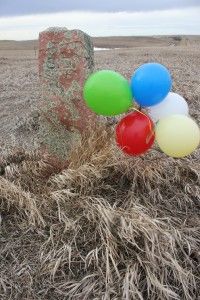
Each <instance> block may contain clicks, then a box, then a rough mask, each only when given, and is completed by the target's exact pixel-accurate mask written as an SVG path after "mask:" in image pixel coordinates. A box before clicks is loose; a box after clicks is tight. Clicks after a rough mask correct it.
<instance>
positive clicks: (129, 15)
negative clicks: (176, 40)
mask: <svg viewBox="0 0 200 300" xmlns="http://www.w3.org/2000/svg"><path fill="white" fill-rule="evenodd" d="M199 15H200V8H188V9H174V10H163V11H153V12H118V13H113V12H110V13H109V12H64V13H54V14H41V15H30V16H20V17H4V18H0V39H16V40H30V39H36V38H38V34H39V32H40V31H42V30H45V29H46V28H48V27H54V26H61V27H67V28H69V29H75V28H76V29H81V30H83V31H85V32H87V33H88V34H90V35H92V36H111V35H156V34H157V35H162V34H165V35H170V34H196V35H198V34H200V18H199Z"/></svg>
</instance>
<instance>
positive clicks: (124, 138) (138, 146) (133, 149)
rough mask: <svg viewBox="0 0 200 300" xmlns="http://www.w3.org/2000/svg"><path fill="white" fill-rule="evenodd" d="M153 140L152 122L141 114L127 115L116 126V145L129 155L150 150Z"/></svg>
mask: <svg viewBox="0 0 200 300" xmlns="http://www.w3.org/2000/svg"><path fill="white" fill-rule="evenodd" d="M154 140H155V133H154V125H153V122H152V120H151V119H150V118H149V117H148V116H147V115H145V114H143V113H142V112H133V113H130V114H128V115H127V116H125V117H124V118H123V119H122V120H121V121H120V122H119V124H118V125H117V128H116V141H117V144H118V145H119V147H120V148H121V149H122V150H123V151H124V152H125V153H128V154H129V155H139V154H142V153H144V152H146V151H147V150H148V149H149V148H151V146H152V145H153V143H154Z"/></svg>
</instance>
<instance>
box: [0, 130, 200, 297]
mask: <svg viewBox="0 0 200 300" xmlns="http://www.w3.org/2000/svg"><path fill="white" fill-rule="evenodd" d="M199 155H200V151H199V150H197V151H196V152H195V153H194V154H193V155H192V156H190V157H189V158H186V159H172V158H167V157H166V156H165V155H163V154H161V153H160V152H159V151H157V149H156V148H155V149H153V150H151V151H150V152H148V154H147V155H145V156H140V157H137V158H132V157H126V156H124V155H123V154H122V153H121V152H120V151H119V150H118V149H117V148H116V146H115V143H113V129H112V128H106V127H100V128H96V129H95V130H93V131H90V132H89V133H88V134H86V135H85V136H84V137H83V139H82V141H81V145H79V146H77V148H76V149H73V151H72V153H71V154H70V157H69V161H68V162H69V165H68V168H66V169H64V170H59V169H58V168H57V167H56V166H55V164H53V163H51V159H50V158H48V157H41V156H40V155H39V154H37V153H32V154H30V153H29V154H28V153H16V154H13V155H10V156H9V157H7V158H6V159H5V160H4V162H3V163H2V166H1V176H0V205H1V206H0V207H1V210H0V211H1V227H0V228H1V235H0V299H28V300H32V299H34V300H35V299H38V300H39V299H52V300H55V299H77V300H78V299H80V300H84V299H85V300H89V299H92V300H94V299H105V300H108V299H113V300H114V299H124V300H129V299H134V300H135V299H136V300H137V299H138V300H141V299H152V300H153V299H155V300H159V299H160V300H161V299H162V300H165V299H181V300H184V299H191V300H194V299H198V296H199V288H200V278H199V274H200V272H199V271H200V268H199V263H200V255H199V254H200V253H199V249H200V248H199V246H200V219H199V212H200V210H199V208H200V205H199V204H200V202H199V200H200V186H199V178H200V165H199V157H200V156H199Z"/></svg>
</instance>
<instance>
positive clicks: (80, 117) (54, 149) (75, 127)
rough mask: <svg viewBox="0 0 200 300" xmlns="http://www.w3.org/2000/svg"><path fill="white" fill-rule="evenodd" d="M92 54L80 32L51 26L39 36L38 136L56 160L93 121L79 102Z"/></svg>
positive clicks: (90, 46)
mask: <svg viewBox="0 0 200 300" xmlns="http://www.w3.org/2000/svg"><path fill="white" fill-rule="evenodd" d="M93 55H94V53H93V45H92V43H91V40H90V37H89V36H88V35H87V34H85V33H84V32H82V31H80V30H68V29H66V28H57V27H55V28H49V29H47V30H46V31H43V32H41V33H40V36H39V75H40V82H41V88H42V95H43V100H42V103H41V106H40V111H41V124H40V136H41V138H42V143H43V145H44V146H45V147H46V149H47V150H48V151H49V152H50V153H51V154H53V155H55V156H57V157H58V158H60V159H65V158H66V155H67V152H68V150H69V149H70V148H71V147H73V144H74V143H75V142H76V141H77V140H78V139H79V138H80V135H81V133H82V132H83V131H84V130H85V129H86V127H87V126H88V124H89V123H90V122H93V121H94V119H95V115H94V114H93V113H92V112H91V111H90V110H89V109H88V108H87V107H86V106H85V103H84V101H83V99H82V89H83V84H84V82H85V80H86V78H87V77H88V75H89V74H90V73H91V72H92V71H93V66H94V62H93Z"/></svg>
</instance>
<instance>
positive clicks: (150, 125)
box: [133, 107, 154, 143]
mask: <svg viewBox="0 0 200 300" xmlns="http://www.w3.org/2000/svg"><path fill="white" fill-rule="evenodd" d="M133 110H135V111H137V112H138V113H140V114H141V115H143V116H145V117H146V118H147V119H148V122H149V128H150V135H149V137H148V138H147V139H148V140H150V139H151V137H152V135H153V134H154V128H153V127H152V123H151V120H150V118H149V117H148V116H147V115H146V114H145V113H143V112H142V111H141V110H139V109H137V108H135V107H133ZM147 143H148V141H147Z"/></svg>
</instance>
